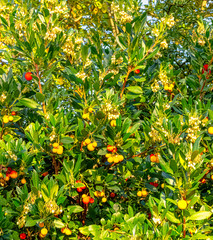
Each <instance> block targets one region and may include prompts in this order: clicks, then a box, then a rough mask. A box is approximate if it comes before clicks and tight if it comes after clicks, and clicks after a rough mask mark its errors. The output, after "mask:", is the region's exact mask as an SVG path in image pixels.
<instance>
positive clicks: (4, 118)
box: [3, 115, 9, 123]
mask: <svg viewBox="0 0 213 240" xmlns="http://www.w3.org/2000/svg"><path fill="white" fill-rule="evenodd" d="M8 122H9V117H8V116H7V115H5V116H4V117H3V123H8Z"/></svg>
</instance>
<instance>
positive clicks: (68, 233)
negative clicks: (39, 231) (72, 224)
mask: <svg viewBox="0 0 213 240" xmlns="http://www.w3.org/2000/svg"><path fill="white" fill-rule="evenodd" d="M64 233H65V234H66V235H67V236H68V235H71V234H72V231H71V230H70V229H69V228H65V231H64Z"/></svg>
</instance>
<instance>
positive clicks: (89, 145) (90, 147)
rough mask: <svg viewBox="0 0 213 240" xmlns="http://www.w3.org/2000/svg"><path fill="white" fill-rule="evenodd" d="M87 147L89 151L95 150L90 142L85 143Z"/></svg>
mask: <svg viewBox="0 0 213 240" xmlns="http://www.w3.org/2000/svg"><path fill="white" fill-rule="evenodd" d="M87 149H88V150H89V151H90V152H92V151H94V150H95V148H94V147H93V145H92V143H90V144H88V145H87Z"/></svg>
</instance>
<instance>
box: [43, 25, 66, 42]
mask: <svg viewBox="0 0 213 240" xmlns="http://www.w3.org/2000/svg"><path fill="white" fill-rule="evenodd" d="M60 32H62V29H61V28H59V27H54V28H53V29H52V30H48V31H47V32H46V34H45V37H44V39H45V40H49V41H54V40H55V38H56V36H57V34H58V33H60Z"/></svg>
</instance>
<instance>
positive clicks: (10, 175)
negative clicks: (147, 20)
mask: <svg viewBox="0 0 213 240" xmlns="http://www.w3.org/2000/svg"><path fill="white" fill-rule="evenodd" d="M17 177H18V173H17V172H16V171H15V170H12V168H11V167H8V168H7V172H6V177H5V178H4V180H5V181H9V180H10V178H12V179H16V178H17Z"/></svg>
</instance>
